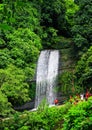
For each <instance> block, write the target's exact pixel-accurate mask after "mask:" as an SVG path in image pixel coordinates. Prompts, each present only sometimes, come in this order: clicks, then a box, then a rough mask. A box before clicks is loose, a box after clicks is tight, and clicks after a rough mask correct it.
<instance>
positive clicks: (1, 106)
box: [0, 90, 12, 117]
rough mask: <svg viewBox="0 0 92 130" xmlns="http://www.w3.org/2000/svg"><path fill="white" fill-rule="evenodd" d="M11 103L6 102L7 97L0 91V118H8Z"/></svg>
mask: <svg viewBox="0 0 92 130" xmlns="http://www.w3.org/2000/svg"><path fill="white" fill-rule="evenodd" d="M11 106H12V105H11V103H9V102H8V99H7V96H5V95H4V94H3V93H2V91H1V90H0V116H3V117H5V116H7V115H8V116H9V114H10V112H11V111H12V109H11Z"/></svg>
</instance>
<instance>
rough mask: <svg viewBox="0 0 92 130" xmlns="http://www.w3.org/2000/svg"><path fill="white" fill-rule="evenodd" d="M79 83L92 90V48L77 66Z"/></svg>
mask: <svg viewBox="0 0 92 130" xmlns="http://www.w3.org/2000/svg"><path fill="white" fill-rule="evenodd" d="M76 76H77V82H78V84H80V85H81V86H83V87H85V89H87V88H91V86H92V83H91V81H92V47H90V49H88V51H87V53H85V54H84V55H83V56H82V57H81V59H80V60H79V61H78V64H77V66H76Z"/></svg>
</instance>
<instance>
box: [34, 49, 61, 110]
mask: <svg viewBox="0 0 92 130" xmlns="http://www.w3.org/2000/svg"><path fill="white" fill-rule="evenodd" d="M58 66H59V51H58V50H44V51H41V53H40V56H39V59H38V64H37V73H36V98H35V108H37V107H38V105H39V104H40V103H41V101H42V100H43V99H44V98H45V99H46V101H47V102H48V104H49V105H53V104H54V100H55V98H56V96H57V95H56V93H57V92H56V90H55V87H56V79H57V75H58Z"/></svg>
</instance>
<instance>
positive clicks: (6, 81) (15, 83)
mask: <svg viewBox="0 0 92 130" xmlns="http://www.w3.org/2000/svg"><path fill="white" fill-rule="evenodd" d="M25 79H26V77H25V73H24V72H23V70H22V69H19V68H16V67H15V66H12V65H10V66H9V67H8V68H7V69H5V70H3V69H0V91H2V92H3V94H4V95H6V97H7V98H8V101H10V102H11V103H12V104H13V105H19V104H22V103H23V102H26V101H28V100H29V99H30V98H29V92H28V89H29V86H28V84H27V83H26V82H25Z"/></svg>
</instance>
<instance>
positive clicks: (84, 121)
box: [63, 97, 92, 130]
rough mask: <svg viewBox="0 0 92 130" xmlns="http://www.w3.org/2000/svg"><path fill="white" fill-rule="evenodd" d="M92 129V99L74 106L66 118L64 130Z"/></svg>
mask: <svg viewBox="0 0 92 130" xmlns="http://www.w3.org/2000/svg"><path fill="white" fill-rule="evenodd" d="M91 129H92V97H90V98H89V99H88V101H84V102H79V103H78V104H77V105H73V106H72V107H71V108H70V110H69V112H68V113H67V114H66V115H65V117H64V125H63V130H91Z"/></svg>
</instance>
